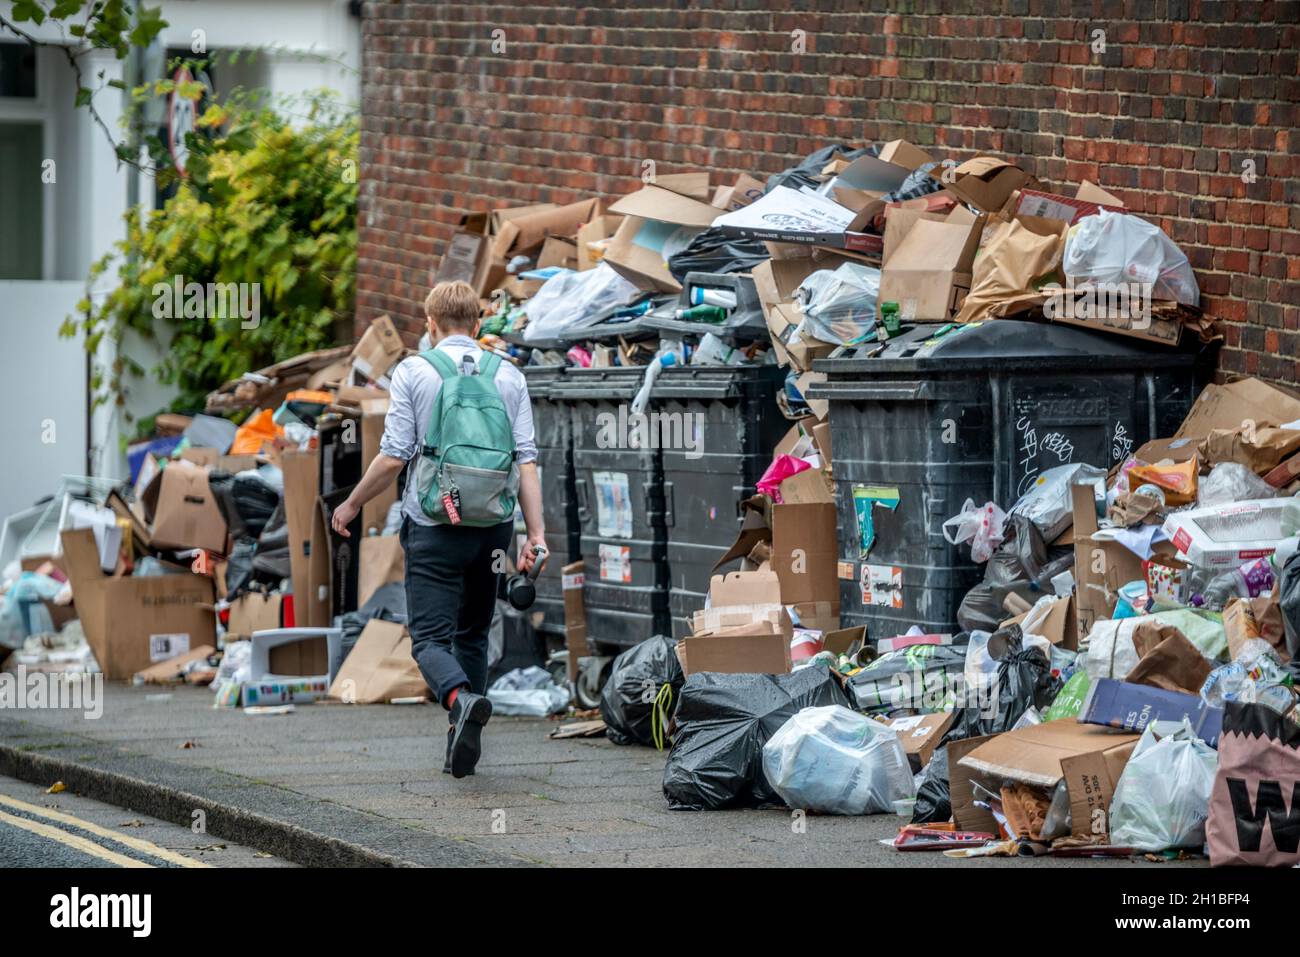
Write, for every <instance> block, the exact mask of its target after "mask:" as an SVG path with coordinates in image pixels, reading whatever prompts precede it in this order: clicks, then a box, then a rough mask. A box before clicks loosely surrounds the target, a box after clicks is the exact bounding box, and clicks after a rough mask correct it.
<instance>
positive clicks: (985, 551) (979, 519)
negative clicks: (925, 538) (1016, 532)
mask: <svg viewBox="0 0 1300 957" xmlns="http://www.w3.org/2000/svg"><path fill="white" fill-rule="evenodd" d="M1006 520H1007V513H1006V512H1004V511H1002V509H1000V508H998V507H997V505H995V504H994V503H993V502H985V503H984V504H983V505H981V506H980V507H979V508H976V507H975V500H974V499H972V498H968V499H966V504H965V505H963V506H962V507H961V511H960V512H958V513H957V514H956V515H954V516H953V517H952V518H950V519H948V521H946V522H944V523H943V537H944V538H946V539H947V540H948V544H950V545H960V544H961V543H962V542H970V557H971V559H972V560H973V561H975V562H976V563H983V562H986V561H988V560H989V559H990V558H992V557H993V549H995V548H997V547H998V546H999V545H1001V544H1002V539H1003V537H1004V533H1003V529H1002V526H1003V524H1004V523H1005V522H1006ZM949 529H951V532H950V531H949Z"/></svg>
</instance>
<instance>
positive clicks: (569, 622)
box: [560, 561, 591, 681]
mask: <svg viewBox="0 0 1300 957" xmlns="http://www.w3.org/2000/svg"><path fill="white" fill-rule="evenodd" d="M585 569H586V566H585V565H584V564H583V563H582V562H581V561H577V562H571V563H570V564H568V565H565V566H564V567H563V568H562V569H561V570H560V587H561V589H562V594H563V595H564V647H565V648H566V649H567V650H568V652H569V680H570V681H577V680H578V659H579V658H583V657H586V656H587V655H590V654H591V650H590V648H589V647H588V645H587V608H586V605H585V604H584V603H583V598H582V592H583V587H584V586H585V585H586V581H587V579H586V572H585Z"/></svg>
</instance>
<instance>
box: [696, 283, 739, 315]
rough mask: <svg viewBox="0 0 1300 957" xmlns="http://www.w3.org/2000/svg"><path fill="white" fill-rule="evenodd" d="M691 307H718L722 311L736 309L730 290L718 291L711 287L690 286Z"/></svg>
mask: <svg viewBox="0 0 1300 957" xmlns="http://www.w3.org/2000/svg"><path fill="white" fill-rule="evenodd" d="M691 305H692V306H718V307H720V308H722V309H735V308H736V294H735V293H734V292H732V291H731V290H730V289H718V288H716V287H713V286H692V287H691Z"/></svg>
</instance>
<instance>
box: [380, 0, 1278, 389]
mask: <svg viewBox="0 0 1300 957" xmlns="http://www.w3.org/2000/svg"><path fill="white" fill-rule="evenodd" d="M685 6H686V4H682V3H676V4H673V3H669V2H668V0H657V2H656V0H648V2H647V0H611V2H609V3H607V4H604V5H603V8H602V9H590V8H585V7H582V6H578V5H574V4H569V3H553V4H537V5H528V6H525V5H518V4H490V3H474V4H459V3H457V4H451V3H421V2H410V0H407V2H396V3H376V2H368V3H366V4H365V13H364V25H363V37H364V41H363V42H364V58H363V82H362V97H363V103H362V112H363V122H362V141H361V163H362V183H363V186H362V191H361V205H360V214H359V215H360V220H361V230H360V249H359V264H358V272H359V274H358V277H357V289H358V296H357V318H358V322H359V323H360V322H363V321H368V320H369V319H370V318H372V317H373V316H375V315H376V314H378V313H380V312H388V313H390V314H391V315H392V316H393V317H394V318H395V319H397V320H398V321H399V324H401V325H403V327H404V331H408V332H411V333H412V334H413V335H414V334H415V333H416V332H418V329H419V324H420V322H421V319H422V310H421V308H420V307H419V303H420V302H421V301H422V299H423V296H424V293H425V292H426V291H427V287H428V284H429V278H430V275H431V271H432V269H433V268H434V267H435V266H436V264H437V261H438V257H439V255H440V253H441V251H442V245H443V242H444V240H445V238H446V237H447V235H448V233H449V231H450V228H451V224H452V223H454V222H455V221H456V219H457V218H458V216H459V214H460V212H461V211H462V210H466V209H485V208H490V207H491V206H493V205H494V204H499V203H504V202H509V203H521V202H528V201H538V200H554V201H557V202H564V201H569V200H572V199H576V198H580V197H582V196H584V195H589V194H591V193H593V192H594V193H598V194H602V195H604V196H606V197H613V196H617V195H620V194H622V193H624V192H627V191H630V190H631V189H633V188H635V187H636V186H637V185H638V177H639V175H640V172H641V168H642V167H641V164H642V161H643V160H646V159H651V160H654V161H655V163H656V167H657V169H658V171H659V172H674V171H678V170H681V169H687V168H701V167H704V168H709V169H711V170H714V171H715V172H716V173H717V174H718V175H717V177H715V182H717V181H720V180H721V179H722V178H723V177H725V176H726V175H728V174H734V173H736V172H740V171H745V172H749V173H752V174H755V175H765V174H768V173H772V172H776V171H778V170H780V169H782V168H783V167H785V166H787V165H789V164H790V162H791V161H793V160H795V159H797V158H799V157H801V156H803V155H804V154H806V153H808V152H810V151H811V150H813V149H815V148H817V147H819V146H821V145H825V144H826V143H828V142H832V141H841V142H848V143H854V144H859V143H862V142H864V141H868V142H869V141H883V140H887V139H893V138H897V137H903V138H906V139H908V140H911V141H912V142H914V143H917V144H918V145H921V146H924V147H927V148H930V149H931V151H932V152H933V153H935V154H936V156H939V155H942V156H952V157H954V158H957V159H959V160H960V159H964V158H966V157H968V156H970V155H972V154H973V153H975V152H991V153H996V154H1000V155H1003V156H1005V157H1008V158H1010V159H1013V160H1015V161H1017V162H1018V163H1019V164H1020V165H1021V166H1023V167H1024V168H1025V169H1028V170H1031V171H1032V172H1033V173H1034V175H1035V176H1037V177H1038V178H1039V179H1040V180H1042V181H1043V182H1044V183H1046V184H1049V186H1051V187H1055V188H1058V189H1061V190H1062V191H1065V192H1072V187H1071V186H1070V185H1069V184H1075V183H1078V182H1079V181H1081V180H1083V179H1091V180H1093V181H1094V182H1097V183H1100V185H1101V186H1103V187H1105V188H1106V189H1108V190H1110V191H1112V192H1114V193H1116V194H1117V195H1119V196H1120V197H1121V198H1123V199H1124V201H1125V202H1126V203H1127V205H1128V206H1129V207H1130V208H1131V209H1132V210H1134V211H1135V212H1138V213H1141V214H1143V215H1145V216H1147V217H1149V218H1151V219H1152V220H1154V221H1156V222H1158V223H1159V224H1160V225H1161V226H1162V227H1163V228H1164V229H1165V230H1166V231H1167V232H1168V233H1169V235H1170V236H1171V237H1172V238H1173V239H1174V240H1175V241H1176V242H1177V243H1178V244H1179V245H1180V246H1181V247H1182V248H1183V249H1184V251H1185V252H1186V253H1187V254H1188V256H1189V257H1191V260H1192V263H1193V265H1194V266H1195V267H1196V269H1197V274H1198V278H1199V280H1200V283H1201V291H1202V296H1203V300H1204V305H1205V306H1206V308H1207V309H1208V310H1209V311H1210V312H1211V313H1212V314H1213V315H1215V316H1217V317H1219V318H1220V319H1222V320H1224V327H1225V333H1226V343H1225V348H1224V349H1223V352H1222V354H1221V359H1220V366H1221V369H1222V371H1223V372H1225V373H1226V372H1250V373H1254V374H1258V375H1262V376H1265V377H1268V378H1273V379H1276V380H1279V381H1283V382H1291V383H1294V382H1297V380H1298V379H1300V375H1298V372H1300V361H1298V360H1297V356H1298V355H1300V348H1298V346H1300V331H1298V328H1300V230H1298V228H1297V227H1300V205H1298V203H1300V159H1297V156H1296V154H1297V152H1300V130H1297V127H1300V121H1298V119H1297V117H1298V115H1300V111H1298V108H1297V105H1296V104H1297V101H1298V100H1300V96H1298V94H1300V76H1298V74H1297V52H1296V50H1297V47H1300V22H1298V21H1300V3H1297V2H1266V3H1259V2H1239V3H1215V2H1196V0H1181V2H1180V0H1123V2H1105V0H1097V2H1075V3H1071V2H1066V0H979V2H971V0H921V2H917V3H899V2H892V3H882V2H879V0H870V2H866V3H847V2H843V0H840V2H834V3H822V4H815V5H814V6H817V7H820V8H823V10H834V11H835V12H815V13H812V12H809V13H800V12H789V11H786V10H784V9H783V8H784V7H785V6H786V5H785V4H776V3H762V2H759V0H723V2H720V3H716V4H711V6H713V7H715V8H727V9H711V10H694V9H690V10H688V9H683V8H684V7H685ZM899 8H905V9H909V10H911V11H914V12H910V13H905V14H899V13H896V12H887V11H892V10H897V9H899ZM990 13H994V14H995V15H989V14H990ZM498 31H499V32H498ZM1097 31H1102V32H1101V33H1098V32H1097ZM494 36H495V37H496V38H497V40H498V41H501V40H503V41H504V50H499V49H498V50H497V51H494V49H493V43H494ZM1103 43H1104V47H1105V49H1104V51H1100V47H1101V45H1102V44H1103ZM798 47H802V52H800V51H799V50H798V49H796V48H798ZM1247 161H1251V162H1253V169H1254V175H1253V176H1251V175H1250V174H1249V173H1248V167H1249V164H1248V162H1247ZM1243 174H1245V175H1243ZM1247 180H1253V181H1251V182H1247Z"/></svg>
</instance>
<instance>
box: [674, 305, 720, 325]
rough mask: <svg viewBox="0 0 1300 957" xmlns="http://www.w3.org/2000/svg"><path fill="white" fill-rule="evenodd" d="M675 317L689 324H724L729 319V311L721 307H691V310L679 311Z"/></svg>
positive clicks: (675, 313)
mask: <svg viewBox="0 0 1300 957" xmlns="http://www.w3.org/2000/svg"><path fill="white" fill-rule="evenodd" d="M673 315H674V316H676V317H677V318H678V319H683V320H686V321H687V322H723V321H725V320H726V318H727V310H726V309H723V308H722V307H721V306H691V307H690V308H689V309H678V310H677V311H676V312H674V313H673Z"/></svg>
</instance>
